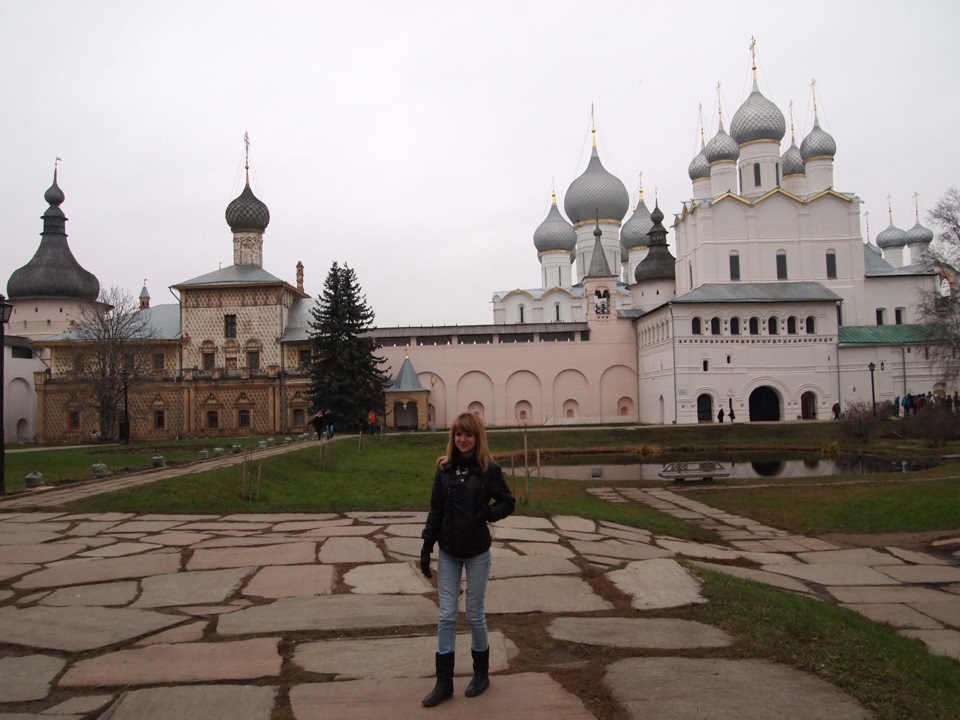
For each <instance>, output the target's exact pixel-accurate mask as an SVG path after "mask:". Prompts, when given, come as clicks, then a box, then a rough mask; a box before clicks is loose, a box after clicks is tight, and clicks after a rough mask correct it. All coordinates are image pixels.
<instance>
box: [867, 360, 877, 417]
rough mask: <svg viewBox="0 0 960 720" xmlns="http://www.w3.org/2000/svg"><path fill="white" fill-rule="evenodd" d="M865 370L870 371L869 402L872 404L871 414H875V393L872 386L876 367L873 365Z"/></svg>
mask: <svg viewBox="0 0 960 720" xmlns="http://www.w3.org/2000/svg"><path fill="white" fill-rule="evenodd" d="M867 369H868V370H869V371H870V401H871V402H872V403H873V414H874V416H876V414H877V392H876V388H875V387H874V384H873V371H874V370H876V369H877V366H876V365H875V364H873V363H870V364H869V365H867Z"/></svg>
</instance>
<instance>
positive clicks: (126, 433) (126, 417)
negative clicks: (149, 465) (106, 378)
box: [120, 368, 130, 445]
mask: <svg viewBox="0 0 960 720" xmlns="http://www.w3.org/2000/svg"><path fill="white" fill-rule="evenodd" d="M120 381H121V382H122V383H123V420H122V421H121V423H120V440H121V441H122V442H123V443H124V445H126V444H128V443H129V442H130V413H129V407H128V405H127V386H129V384H130V373H128V372H127V370H126V368H124V369H123V370H121V371H120Z"/></svg>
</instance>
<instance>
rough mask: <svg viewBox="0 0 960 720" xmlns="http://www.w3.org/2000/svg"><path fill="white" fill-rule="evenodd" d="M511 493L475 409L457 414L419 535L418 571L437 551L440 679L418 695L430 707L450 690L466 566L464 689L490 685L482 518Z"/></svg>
mask: <svg viewBox="0 0 960 720" xmlns="http://www.w3.org/2000/svg"><path fill="white" fill-rule="evenodd" d="M515 506H516V501H515V500H514V498H513V494H512V493H511V492H510V488H509V487H508V486H507V483H506V482H505V481H504V479H503V471H502V470H501V469H500V466H499V465H498V464H497V463H496V462H495V461H494V460H493V458H492V457H491V456H490V449H489V446H488V444H487V433H486V429H485V428H484V427H483V422H482V421H481V420H480V418H479V417H477V416H476V415H474V414H472V413H462V414H461V415H459V416H457V419H456V420H454V421H453V424H452V425H451V427H450V435H449V437H448V438H447V450H446V453H445V454H444V455H442V456H441V457H440V458H438V460H437V471H436V475H435V476H434V480H433V490H432V492H431V495H430V512H429V513H428V514H427V521H426V524H425V525H424V528H423V532H422V533H421V537H422V538H423V549H422V550H421V551H420V571H421V572H422V573H423V574H424V576H425V577H427V578H431V577H433V574H432V572H431V570H430V555H431V553H432V552H433V546H434V545H435V544H437V543H439V545H440V548H439V551H438V553H437V593H438V595H439V598H440V611H439V614H438V619H437V653H436V657H435V660H436V675H437V682H436V685H435V686H434V688H433V690H431V691H430V693H429V694H428V695H427V696H426V697H424V698H423V700H422V703H423V704H424V705H425V706H427V707H433V706H434V705H439V704H440V703H442V702H443V701H444V700H448V699H449V698H451V697H453V671H454V650H455V647H456V640H457V603H458V599H459V595H460V578H461V575H462V574H463V573H464V571H466V576H467V598H466V618H467V625H469V627H470V639H471V645H470V652H471V655H472V657H473V678H472V679H471V680H470V683H469V684H468V685H467V690H466V696H467V697H475V696H477V695H480V694H481V693H482V692H484V691H485V690H486V689H487V688H488V687H489V686H490V679H489V676H488V673H489V668H490V643H489V641H488V638H487V619H486V616H485V615H484V611H483V602H484V596H485V594H486V590H487V578H488V577H489V575H490V544H491V538H490V529H489V528H488V527H487V523H491V522H497V521H498V520H502V519H503V518H505V517H507V516H508V515H510V514H511V513H512V512H513V510H514V507H515Z"/></svg>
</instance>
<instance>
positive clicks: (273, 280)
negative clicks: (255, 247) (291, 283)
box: [173, 265, 287, 289]
mask: <svg viewBox="0 0 960 720" xmlns="http://www.w3.org/2000/svg"><path fill="white" fill-rule="evenodd" d="M286 284H287V283H286V282H285V281H283V280H281V279H280V278H278V277H277V276H275V275H271V274H270V273H268V272H267V271H266V270H264V269H263V268H262V267H260V266H259V265H230V266H229V267H225V268H220V269H219V270H214V271H213V272H210V273H207V274H206V275H200V276H199V277H195V278H193V279H191V280H185V281H184V282H182V283H177V284H176V285H174V286H173V287H174V288H177V289H179V288H185V287H201V286H204V285H208V286H217V285H286Z"/></svg>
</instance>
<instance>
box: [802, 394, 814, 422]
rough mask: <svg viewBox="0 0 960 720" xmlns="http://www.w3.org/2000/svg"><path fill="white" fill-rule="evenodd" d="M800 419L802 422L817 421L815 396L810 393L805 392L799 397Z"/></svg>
mask: <svg viewBox="0 0 960 720" xmlns="http://www.w3.org/2000/svg"><path fill="white" fill-rule="evenodd" d="M800 417H802V418H803V419H804V420H816V419H817V396H816V395H815V394H814V393H812V392H809V391H808V392H805V393H804V394H803V395H801V396H800Z"/></svg>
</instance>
